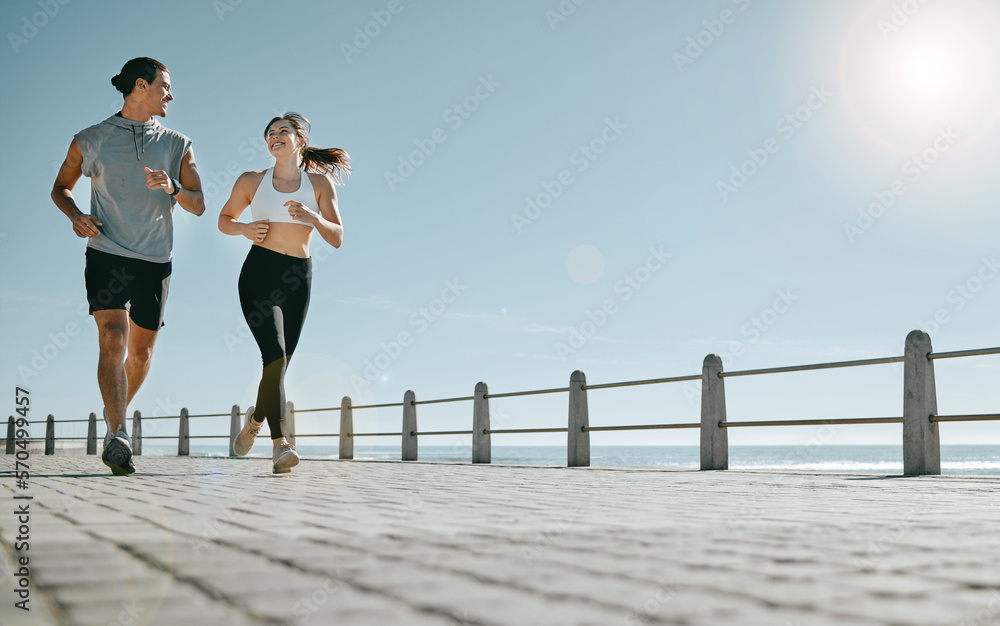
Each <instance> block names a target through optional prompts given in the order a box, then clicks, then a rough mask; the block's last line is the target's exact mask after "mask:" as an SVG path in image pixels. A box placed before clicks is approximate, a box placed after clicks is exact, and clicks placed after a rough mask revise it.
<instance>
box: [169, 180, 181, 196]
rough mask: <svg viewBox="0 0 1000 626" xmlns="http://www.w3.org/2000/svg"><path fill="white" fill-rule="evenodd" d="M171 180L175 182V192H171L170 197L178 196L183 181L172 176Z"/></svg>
mask: <svg viewBox="0 0 1000 626" xmlns="http://www.w3.org/2000/svg"><path fill="white" fill-rule="evenodd" d="M170 182H172V183H173V184H174V192H173V193H172V194H170V197H171V198H173V197H174V196H176V195H177V194H179V193H180V192H181V183H180V181H179V180H177V179H176V178H171V179H170Z"/></svg>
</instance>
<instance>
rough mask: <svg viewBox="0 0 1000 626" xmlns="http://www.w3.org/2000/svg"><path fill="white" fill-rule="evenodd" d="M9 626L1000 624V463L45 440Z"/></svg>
mask: <svg viewBox="0 0 1000 626" xmlns="http://www.w3.org/2000/svg"><path fill="white" fill-rule="evenodd" d="M31 466H32V476H31V478H30V486H29V488H28V490H27V491H18V492H17V493H19V494H25V493H26V494H29V495H32V496H33V497H34V499H33V500H31V501H30V502H31V504H30V511H31V513H30V522H29V526H30V549H29V551H28V552H27V553H26V554H27V555H28V556H29V558H30V565H29V568H30V580H31V585H32V587H31V596H30V598H31V600H30V606H31V609H32V610H31V611H30V613H25V612H23V611H20V610H18V609H16V608H14V602H15V601H16V600H17V598H15V597H14V595H13V592H12V590H13V589H14V586H15V585H16V584H17V582H16V578H15V577H14V576H13V572H14V570H15V569H16V567H15V565H14V558H15V556H16V555H15V553H14V552H13V543H14V537H15V535H16V533H17V528H18V526H19V523H18V521H17V519H16V516H15V515H14V513H13V512H14V510H15V508H16V505H17V504H21V503H23V502H24V501H22V500H14V499H13V496H14V495H15V494H14V487H15V485H14V478H13V476H12V475H11V472H12V469H13V461H12V457H9V456H4V457H3V465H2V470H3V476H2V478H3V481H2V483H0V499H2V501H3V504H2V506H0V542H2V546H0V566H2V572H0V602H2V604H0V624H3V625H4V626H7V625H20V624H31V625H48V624H79V625H87V626H89V625H95V626H96V625H100V626H106V625H120V626H132V625H145V624H164V625H171V626H176V625H185V626H199V625H201V624H212V625H225V624H317V625H319V624H322V625H326V624H338V625H340V624H344V625H359V626H364V625H380V626H382V625H389V624H402V625H414V626H423V625H428V626H431V625H454V624H474V625H483V626H493V625H496V626H500V625H512V626H514V625H516V626H531V625H559V626H562V625H574V624H594V625H608V626H610V625H626V626H627V625H635V624H698V625H702V624H704V625H709V626H711V625H716V624H718V625H726V626H743V625H756V624H766V625H768V626H813V625H815V626H826V625H838V626H843V625H852V626H853V625H858V626H866V625H882V626H888V625H898V626H910V625H913V626H924V625H932V624H933V625H949V626H951V625H954V626H972V625H975V626H981V625H984V624H1000V477H956V476H935V477H919V478H901V477H893V476H889V477H886V476H876V475H870V474H866V475H858V474H855V475H850V474H826V473H804V472H796V473H788V472H784V473H777V472H749V471H728V472H697V471H677V470H674V471H669V470H651V469H626V468H565V467H541V466H512V465H480V466H472V465H469V464H460V463H424V462H418V463H403V462H374V461H310V460H305V461H303V462H302V464H301V465H300V466H299V467H297V468H296V469H295V470H294V471H293V473H292V474H289V475H283V476H273V475H272V474H271V473H270V462H269V461H268V460H266V459H212V458H178V457H139V458H138V459H137V466H138V468H139V472H138V473H137V474H136V475H134V476H131V477H122V478H118V477H112V476H110V475H108V472H107V471H106V468H105V467H104V466H103V465H102V464H101V463H100V461H99V459H97V458H95V457H79V456H75V457H70V456H66V457H60V456H55V457H42V456H32V458H31Z"/></svg>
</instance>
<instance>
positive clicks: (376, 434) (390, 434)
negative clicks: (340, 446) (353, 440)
mask: <svg viewBox="0 0 1000 626" xmlns="http://www.w3.org/2000/svg"><path fill="white" fill-rule="evenodd" d="M348 436H350V437H402V436H403V433H351V434H350V435H348Z"/></svg>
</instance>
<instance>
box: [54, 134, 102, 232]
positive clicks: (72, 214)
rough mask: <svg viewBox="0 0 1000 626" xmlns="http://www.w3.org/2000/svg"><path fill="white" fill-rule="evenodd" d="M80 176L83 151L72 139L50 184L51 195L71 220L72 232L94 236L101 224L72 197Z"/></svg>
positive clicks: (81, 173) (81, 174)
mask: <svg viewBox="0 0 1000 626" xmlns="http://www.w3.org/2000/svg"><path fill="white" fill-rule="evenodd" d="M81 176H83V153H82V152H80V146H78V145H77V143H76V139H74V140H73V141H72V142H71V143H70V144H69V152H68V153H67V154H66V160H65V161H63V164H62V166H60V168H59V173H58V174H57V175H56V182H55V183H54V184H53V185H52V194H51V197H52V201H53V202H55V203H56V206H57V207H59V210H60V211H62V212H63V213H64V214H65V215H66V217H68V218H69V219H70V220H71V221H72V222H73V232H74V233H76V236H77V237H96V236H98V235H100V234H101V232H100V231H99V230H97V227H98V226H103V224H101V223H100V222H98V221H97V218H96V217H94V216H93V215H87V214H85V213H84V212H83V211H81V210H80V209H79V208H78V207H77V206H76V199H75V198H73V187H75V186H76V183H77V181H78V180H80V177H81Z"/></svg>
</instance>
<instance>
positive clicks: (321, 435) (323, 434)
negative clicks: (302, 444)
mask: <svg viewBox="0 0 1000 626" xmlns="http://www.w3.org/2000/svg"><path fill="white" fill-rule="evenodd" d="M339 436H340V433H332V434H329V433H321V434H316V435H300V434H298V433H295V438H296V439H298V438H299V437H339Z"/></svg>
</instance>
